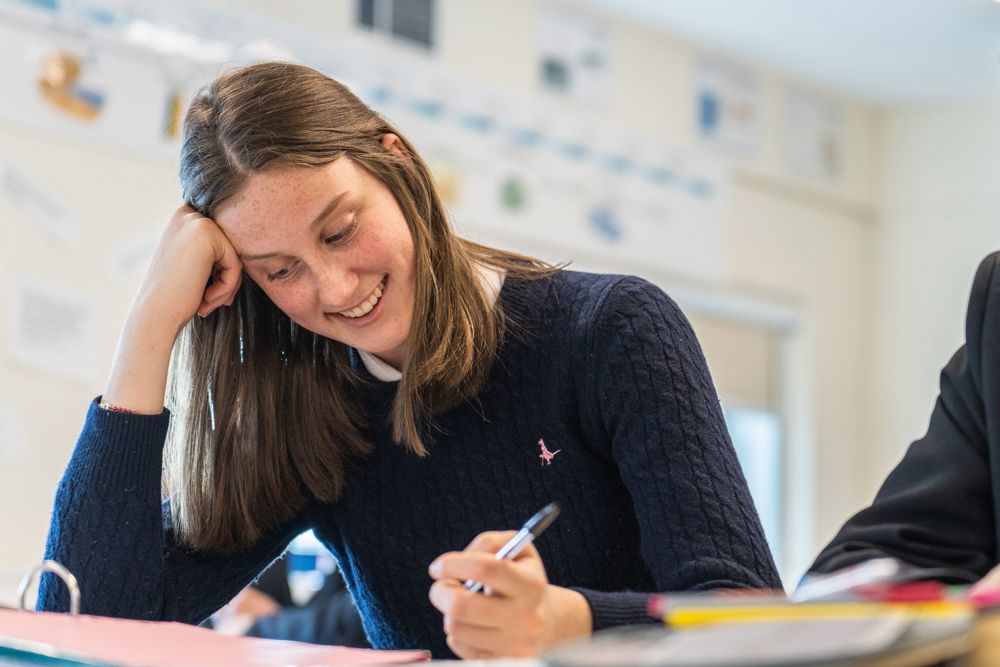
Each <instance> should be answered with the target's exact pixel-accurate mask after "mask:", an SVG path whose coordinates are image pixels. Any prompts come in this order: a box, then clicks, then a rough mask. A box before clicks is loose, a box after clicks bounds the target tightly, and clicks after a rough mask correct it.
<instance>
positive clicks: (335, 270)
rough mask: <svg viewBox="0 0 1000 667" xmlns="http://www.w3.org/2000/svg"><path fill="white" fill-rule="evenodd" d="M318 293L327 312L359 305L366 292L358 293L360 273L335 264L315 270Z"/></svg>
mask: <svg viewBox="0 0 1000 667" xmlns="http://www.w3.org/2000/svg"><path fill="white" fill-rule="evenodd" d="M315 276H316V295H317V298H318V299H319V302H320V305H321V306H322V308H323V310H324V311H326V312H340V311H342V310H347V309H349V308H353V307H354V306H356V305H358V304H357V303H356V302H357V301H359V300H360V299H361V298H363V297H364V296H365V295H364V294H358V274H357V273H356V272H355V271H353V270H350V269H345V268H343V267H341V266H336V265H333V264H332V263H330V264H327V265H325V266H322V267H321V268H320V269H319V270H318V271H316V272H315Z"/></svg>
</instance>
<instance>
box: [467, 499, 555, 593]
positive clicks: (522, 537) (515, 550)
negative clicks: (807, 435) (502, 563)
mask: <svg viewBox="0 0 1000 667" xmlns="http://www.w3.org/2000/svg"><path fill="white" fill-rule="evenodd" d="M557 516H559V503H549V504H548V505H546V506H545V507H543V508H542V509H540V510H538V512H536V513H535V515H534V516H533V517H531V518H530V519H528V520H527V521H526V522H525V523H524V525H523V526H521V530H519V531H517V534H516V535H514V537H512V538H510V541H508V542H507V544H505V545H503V546H502V547H501V548H500V551H498V552H497V559H498V560H503V559H505V558H506V559H514V558H516V557H517V555H518V554H519V553H521V552H522V551H523V550H524V548H525V547H526V546H528V545H529V544H531V543H532V542H534V541H535V538H537V537H538V536H539V535H541V534H542V533H544V532H545V529H546V528H548V527H549V526H551V525H552V522H553V521H555V520H556V517H557ZM465 587H466V588H467V589H468V590H470V591H472V592H473V593H478V592H479V591H481V590H483V582H481V581H473V580H471V579H469V580H467V581H466V582H465Z"/></svg>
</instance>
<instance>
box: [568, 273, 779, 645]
mask: <svg viewBox="0 0 1000 667" xmlns="http://www.w3.org/2000/svg"><path fill="white" fill-rule="evenodd" d="M585 317H586V315H585ZM590 317H592V319H591V322H590V324H589V327H588V333H587V335H586V344H585V355H586V358H585V362H584V363H585V366H586V370H585V372H584V381H583V382H582V386H581V392H582V394H583V395H582V396H581V405H582V406H583V411H584V418H585V421H586V422H588V427H587V430H588V432H589V433H590V434H591V437H592V438H594V439H595V440H596V441H597V443H596V444H597V446H598V447H605V448H606V451H607V452H608V453H609V454H610V456H611V458H612V459H613V460H614V461H615V463H616V464H617V466H618V470H619V473H620V475H621V478H622V481H623V482H624V484H625V486H626V488H627V489H628V492H629V494H630V495H631V497H632V502H633V506H634V511H635V516H636V520H637V522H638V526H639V530H640V536H641V551H642V554H641V555H642V559H643V561H644V562H645V564H646V565H647V567H648V568H649V570H650V572H651V573H652V575H653V577H654V579H655V582H656V587H657V589H658V590H659V591H694V590H705V589H711V588H721V587H725V588H742V587H752V588H780V586H781V581H780V579H779V577H778V574H777V571H776V569H775V566H774V561H773V560H772V558H771V554H770V551H769V550H768V546H767V542H766V541H765V539H764V533H763V530H762V528H761V525H760V520H759V518H758V516H757V512H756V509H755V508H754V505H753V501H752V500H751V498H750V493H749V490H748V488H747V485H746V481H745V479H744V477H743V473H742V471H741V469H740V466H739V463H738V461H737V459H736V454H735V451H734V450H733V447H732V444H731V442H730V440H729V434H728V431H727V429H726V425H725V423H724V421H723V416H722V410H721V408H720V405H719V399H718V396H717V395H716V393H715V388H714V386H713V384H712V379H711V377H710V376H709V372H708V368H707V366H706V364H705V359H704V357H703V356H702V353H701V348H700V347H699V345H698V342H697V340H696V339H695V336H694V332H693V331H692V330H691V326H690V324H689V323H688V322H687V319H686V318H685V317H684V315H683V314H682V313H681V312H680V309H679V308H678V307H677V305H676V304H675V303H674V302H673V301H672V300H671V299H670V298H669V297H668V296H667V295H666V294H664V293H663V291H662V290H660V289H659V288H657V287H655V286H654V285H652V284H650V283H648V282H646V281H644V280H641V279H639V278H631V277H626V278H622V279H620V280H618V281H617V282H615V283H614V284H613V285H611V286H610V287H609V288H608V289H607V290H606V291H605V293H604V295H603V296H602V298H600V299H598V302H597V304H596V305H595V306H594V308H593V310H592V311H591V314H590ZM578 590H580V592H581V593H582V594H583V595H584V596H585V597H586V598H587V601H588V602H589V603H590V607H591V611H592V613H593V621H594V630H600V629H602V628H605V627H610V626H615V625H623V624H628V623H641V622H646V621H648V620H649V616H648V612H647V603H648V599H649V593H650V592H651V591H643V592H627V591H595V590H587V589H578Z"/></svg>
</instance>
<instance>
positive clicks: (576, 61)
mask: <svg viewBox="0 0 1000 667" xmlns="http://www.w3.org/2000/svg"><path fill="white" fill-rule="evenodd" d="M538 69H539V78H540V79H541V83H542V86H543V87H544V88H545V89H546V90H549V91H551V92H555V93H561V94H564V95H567V96H568V97H570V98H572V99H575V100H577V101H580V102H585V103H587V104H592V105H595V106H607V104H608V101H609V100H611V99H613V98H614V90H613V85H614V81H613V79H612V77H611V29H610V28H609V27H608V26H607V25H606V24H605V22H604V21H601V20H599V19H596V18H593V17H590V16H586V15H584V14H581V13H578V12H575V11H572V10H569V9H565V8H563V7H543V8H542V11H541V12H540V13H539V15H538Z"/></svg>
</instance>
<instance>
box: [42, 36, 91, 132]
mask: <svg viewBox="0 0 1000 667" xmlns="http://www.w3.org/2000/svg"><path fill="white" fill-rule="evenodd" d="M89 64H90V63H87V62H86V61H85V59H84V58H82V57H81V56H80V55H79V54H76V53H72V52H70V51H66V50H64V49H57V50H55V51H51V52H49V53H47V54H46V55H45V57H44V58H43V59H42V63H41V73H40V74H39V76H38V92H39V94H41V96H42V99H43V100H44V101H45V102H46V103H48V104H49V105H50V106H51V107H52V108H54V109H58V110H59V111H60V112H62V113H63V114H65V115H66V116H68V117H70V118H76V119H77V120H83V121H92V120H95V119H96V118H97V117H98V116H99V115H100V114H101V109H103V108H104V97H105V96H104V93H103V92H102V91H101V90H100V88H98V87H96V86H95V85H94V84H93V83H90V82H88V81H87V80H86V77H85V76H84V73H85V71H87V70H89V69H90V67H89Z"/></svg>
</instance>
